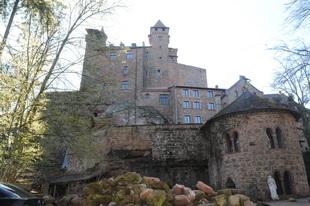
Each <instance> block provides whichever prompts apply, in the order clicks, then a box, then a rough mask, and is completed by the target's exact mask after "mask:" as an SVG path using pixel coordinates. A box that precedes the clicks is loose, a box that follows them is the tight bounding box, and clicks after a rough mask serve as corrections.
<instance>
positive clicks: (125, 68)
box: [123, 66, 128, 74]
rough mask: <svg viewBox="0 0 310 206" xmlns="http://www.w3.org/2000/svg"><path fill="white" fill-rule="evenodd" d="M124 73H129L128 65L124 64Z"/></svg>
mask: <svg viewBox="0 0 310 206" xmlns="http://www.w3.org/2000/svg"><path fill="white" fill-rule="evenodd" d="M123 74H128V66H124V68H123Z"/></svg>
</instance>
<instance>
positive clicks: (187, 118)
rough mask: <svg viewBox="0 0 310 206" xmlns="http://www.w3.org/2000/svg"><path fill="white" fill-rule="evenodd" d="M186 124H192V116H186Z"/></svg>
mask: <svg viewBox="0 0 310 206" xmlns="http://www.w3.org/2000/svg"><path fill="white" fill-rule="evenodd" d="M184 123H185V124H189V123H191V116H189V115H185V116H184Z"/></svg>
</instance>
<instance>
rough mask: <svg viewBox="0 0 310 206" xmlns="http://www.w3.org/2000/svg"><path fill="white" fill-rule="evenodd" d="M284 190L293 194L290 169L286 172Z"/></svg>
mask: <svg viewBox="0 0 310 206" xmlns="http://www.w3.org/2000/svg"><path fill="white" fill-rule="evenodd" d="M283 180H284V190H285V194H287V195H291V194H292V188H291V178H290V173H289V172H288V171H285V172H284V179H283Z"/></svg>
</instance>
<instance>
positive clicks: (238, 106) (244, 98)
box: [206, 92, 300, 124]
mask: <svg viewBox="0 0 310 206" xmlns="http://www.w3.org/2000/svg"><path fill="white" fill-rule="evenodd" d="M275 110H278V111H279V110H282V111H287V112H290V113H291V114H292V115H293V116H294V117H295V118H296V119H299V117H300V115H299V113H298V112H296V111H294V110H291V109H289V108H288V107H287V106H285V105H281V104H276V103H273V102H270V101H269V100H267V99H264V98H261V97H259V96H257V95H255V94H252V93H250V92H245V93H243V94H242V95H241V96H240V97H239V98H237V99H236V100H235V101H234V102H232V103H231V104H230V105H228V106H227V107H225V108H224V109H223V110H221V111H220V112H219V113H217V114H216V115H214V116H213V117H212V118H211V119H210V120H208V121H207V123H206V124H208V122H212V121H213V120H214V119H217V118H220V117H223V116H226V115H229V114H235V113H244V112H255V111H275Z"/></svg>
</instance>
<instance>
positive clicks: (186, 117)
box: [184, 115, 201, 124]
mask: <svg viewBox="0 0 310 206" xmlns="http://www.w3.org/2000/svg"><path fill="white" fill-rule="evenodd" d="M184 123H185V124H190V123H191V116H190V115H184ZM194 123H197V124H199V123H201V116H195V117H194Z"/></svg>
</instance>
